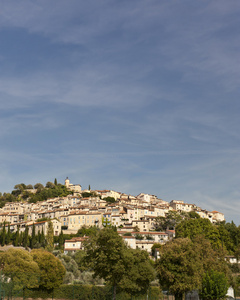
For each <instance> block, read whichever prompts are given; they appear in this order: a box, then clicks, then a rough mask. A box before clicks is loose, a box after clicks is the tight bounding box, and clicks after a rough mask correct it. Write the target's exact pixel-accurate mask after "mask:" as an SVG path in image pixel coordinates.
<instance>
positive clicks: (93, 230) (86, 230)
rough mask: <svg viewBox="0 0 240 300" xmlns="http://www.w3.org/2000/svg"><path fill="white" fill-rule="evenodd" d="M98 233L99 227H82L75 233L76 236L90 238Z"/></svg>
mask: <svg viewBox="0 0 240 300" xmlns="http://www.w3.org/2000/svg"><path fill="white" fill-rule="evenodd" d="M98 231H99V227H97V226H90V227H87V226H82V227H81V228H80V229H79V230H78V232H77V236H92V235H96V234H97V232H98Z"/></svg>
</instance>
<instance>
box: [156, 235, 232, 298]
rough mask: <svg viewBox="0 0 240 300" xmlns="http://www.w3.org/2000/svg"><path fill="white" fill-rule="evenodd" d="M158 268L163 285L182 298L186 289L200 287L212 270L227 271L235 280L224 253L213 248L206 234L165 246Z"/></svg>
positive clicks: (177, 240)
mask: <svg viewBox="0 0 240 300" xmlns="http://www.w3.org/2000/svg"><path fill="white" fill-rule="evenodd" d="M156 268H157V273H158V277H159V281H160V284H161V285H162V287H164V288H167V289H168V290H169V291H170V292H172V293H173V294H174V295H175V297H176V298H179V299H181V298H182V295H183V294H184V293H185V292H187V291H191V290H194V289H197V288H199V287H200V286H201V280H202V276H203V274H204V273H205V272H206V271H208V270H210V269H212V270H215V271H218V272H224V273H225V274H226V276H227V278H228V280H231V272H230V270H229V268H228V266H227V262H226V261H225V260H224V252H222V251H221V252H219V251H215V250H213V248H212V246H211V243H210V241H209V240H206V239H204V238H203V237H202V236H197V237H196V238H194V240H193V241H192V240H190V239H189V238H178V239H175V240H173V241H172V242H169V243H167V244H165V245H163V246H162V247H161V248H160V259H159V261H158V262H157V267H156Z"/></svg>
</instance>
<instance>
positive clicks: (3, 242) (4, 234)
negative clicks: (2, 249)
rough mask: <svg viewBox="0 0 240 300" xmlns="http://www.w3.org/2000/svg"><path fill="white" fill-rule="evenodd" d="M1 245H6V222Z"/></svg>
mask: <svg viewBox="0 0 240 300" xmlns="http://www.w3.org/2000/svg"><path fill="white" fill-rule="evenodd" d="M1 242H2V243H1V245H2V246H4V245H5V243H6V228H5V222H4V223H3V230H2V241H1Z"/></svg>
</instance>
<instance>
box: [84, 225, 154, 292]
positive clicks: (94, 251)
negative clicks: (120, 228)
mask: <svg viewBox="0 0 240 300" xmlns="http://www.w3.org/2000/svg"><path fill="white" fill-rule="evenodd" d="M85 249H86V257H85V262H86V263H88V265H89V266H91V268H92V270H93V271H94V276H99V277H100V278H103V279H104V280H106V281H107V282H108V283H109V284H111V285H112V286H114V295H115V296H116V287H120V288H121V289H122V290H127V291H130V290H131V292H132V294H137V293H142V292H144V291H146V288H147V287H148V286H149V283H150V281H151V279H152V278H153V270H152V269H151V265H150V263H149V261H148V255H147V254H146V253H145V252H144V251H140V250H135V251H133V249H128V248H127V246H126V245H125V243H124V242H123V239H122V238H121V237H120V236H119V235H118V233H117V232H116V231H114V230H113V229H112V228H104V229H102V230H100V231H99V232H98V233H97V235H96V236H92V237H91V238H90V239H88V241H87V242H86V243H85ZM139 251H140V252H139Z"/></svg>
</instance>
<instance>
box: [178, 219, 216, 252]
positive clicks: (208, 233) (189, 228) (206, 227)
mask: <svg viewBox="0 0 240 300" xmlns="http://www.w3.org/2000/svg"><path fill="white" fill-rule="evenodd" d="M199 235H202V236H204V237H205V238H206V239H208V240H210V242H211V244H212V246H213V247H214V248H215V249H219V248H221V238H220V234H219V231H218V229H217V227H216V226H215V225H213V224H212V223H211V222H210V221H209V220H208V219H203V218H200V219H189V220H183V221H182V222H181V223H179V224H178V225H177V227H176V237H177V238H179V237H180V238H183V237H188V238H190V239H192V240H193V239H194V238H195V237H196V236H199Z"/></svg>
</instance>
